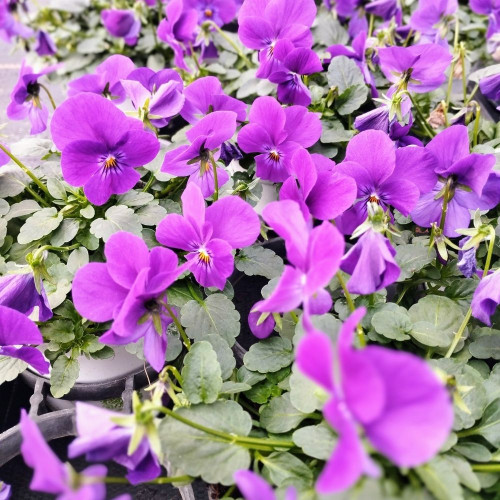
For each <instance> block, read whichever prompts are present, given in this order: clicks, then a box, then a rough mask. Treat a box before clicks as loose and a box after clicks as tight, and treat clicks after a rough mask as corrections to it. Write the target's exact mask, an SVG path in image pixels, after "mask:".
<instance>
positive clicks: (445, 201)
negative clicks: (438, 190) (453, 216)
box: [439, 192, 449, 232]
mask: <svg viewBox="0 0 500 500" xmlns="http://www.w3.org/2000/svg"><path fill="white" fill-rule="evenodd" d="M448 201H449V200H448V192H446V193H445V194H444V197H443V207H442V208H441V219H440V220H439V229H441V232H443V231H444V225H445V223H446V213H447V212H448Z"/></svg>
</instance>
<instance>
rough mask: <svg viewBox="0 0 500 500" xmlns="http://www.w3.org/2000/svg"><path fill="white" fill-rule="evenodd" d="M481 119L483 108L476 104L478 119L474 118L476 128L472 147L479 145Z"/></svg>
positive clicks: (473, 133)
mask: <svg viewBox="0 0 500 500" xmlns="http://www.w3.org/2000/svg"><path fill="white" fill-rule="evenodd" d="M480 119H481V108H480V107H479V106H476V119H475V120H474V130H473V132H472V147H476V146H477V138H478V135H479V121H480Z"/></svg>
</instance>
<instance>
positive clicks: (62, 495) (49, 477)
mask: <svg viewBox="0 0 500 500" xmlns="http://www.w3.org/2000/svg"><path fill="white" fill-rule="evenodd" d="M20 427H21V435H22V439H23V441H22V444H21V453H22V455H23V458H24V461H25V462H26V465H27V466H28V467H31V468H32V469H33V472H34V474H33V479H32V480H31V484H30V488H31V489H32V490H34V491H41V492H44V493H50V494H52V495H56V496H57V497H56V498H57V499H58V500H88V499H92V500H105V498H106V486H105V485H104V484H103V483H100V482H99V479H100V478H104V477H105V476H106V473H107V469H106V467H104V465H93V466H91V467H88V468H87V469H85V470H84V471H82V472H80V473H79V474H80V475H81V476H83V477H82V480H81V481H80V482H78V483H76V482H75V481H74V479H75V478H76V474H75V472H74V471H73V470H72V469H71V468H70V467H71V466H70V465H65V464H63V463H62V462H61V461H60V460H59V459H58V458H57V456H56V455H55V453H54V452H53V451H52V450H51V449H50V447H49V446H48V444H47V443H46V442H45V440H44V439H43V436H42V433H41V432H40V430H39V429H38V426H37V425H36V424H35V423H34V422H33V420H31V419H30V417H28V414H27V413H26V411H25V410H21V423H20ZM85 478H88V481H85ZM91 478H92V479H93V480H90V479H91ZM120 498H121V500H125V499H126V498H128V499H130V496H125V497H120Z"/></svg>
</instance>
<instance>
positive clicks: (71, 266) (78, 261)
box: [67, 247, 89, 274]
mask: <svg viewBox="0 0 500 500" xmlns="http://www.w3.org/2000/svg"><path fill="white" fill-rule="evenodd" d="M88 263H89V252H88V250H87V249H86V248H85V247H79V248H75V250H73V251H72V252H71V253H70V254H69V257H68V263H67V267H68V271H70V272H71V273H73V274H75V273H76V272H77V271H78V269H80V268H81V267H83V266H84V265H86V264H88Z"/></svg>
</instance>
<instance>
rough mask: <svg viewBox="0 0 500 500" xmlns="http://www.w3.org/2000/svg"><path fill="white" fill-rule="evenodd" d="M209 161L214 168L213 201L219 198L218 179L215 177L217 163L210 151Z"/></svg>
mask: <svg viewBox="0 0 500 500" xmlns="http://www.w3.org/2000/svg"><path fill="white" fill-rule="evenodd" d="M210 163H211V164H212V168H213V169H214V201H217V200H218V199H219V179H218V177H217V164H216V163H215V160H214V157H213V156H212V153H210Z"/></svg>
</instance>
